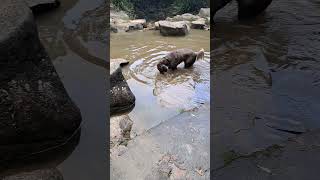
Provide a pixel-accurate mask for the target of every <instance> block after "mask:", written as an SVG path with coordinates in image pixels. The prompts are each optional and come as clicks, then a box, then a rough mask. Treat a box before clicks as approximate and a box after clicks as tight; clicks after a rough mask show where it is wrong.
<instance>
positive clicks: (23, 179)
mask: <svg viewBox="0 0 320 180" xmlns="http://www.w3.org/2000/svg"><path fill="white" fill-rule="evenodd" d="M2 180H63V176H62V174H61V173H60V172H59V171H58V170H57V169H41V170H35V171H31V172H23V173H19V174H16V175H12V176H7V177H5V178H3V179H2Z"/></svg>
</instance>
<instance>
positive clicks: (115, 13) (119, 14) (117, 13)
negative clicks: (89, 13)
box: [110, 10, 130, 20]
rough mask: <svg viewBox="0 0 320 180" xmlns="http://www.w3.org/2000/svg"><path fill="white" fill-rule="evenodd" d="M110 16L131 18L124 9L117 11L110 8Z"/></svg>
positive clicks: (123, 18) (124, 18)
mask: <svg viewBox="0 0 320 180" xmlns="http://www.w3.org/2000/svg"><path fill="white" fill-rule="evenodd" d="M110 18H111V19H122V20H129V19H130V18H129V16H128V14H126V13H125V12H124V11H115V10H110Z"/></svg>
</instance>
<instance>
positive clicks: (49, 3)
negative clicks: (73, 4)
mask: <svg viewBox="0 0 320 180" xmlns="http://www.w3.org/2000/svg"><path fill="white" fill-rule="evenodd" d="M25 1H26V2H27V4H28V6H29V7H30V8H31V10H32V11H33V12H34V13H42V12H46V11H48V10H51V9H54V8H57V7H59V6H60V1H59V0H25Z"/></svg>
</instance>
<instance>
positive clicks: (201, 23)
mask: <svg viewBox="0 0 320 180" xmlns="http://www.w3.org/2000/svg"><path fill="white" fill-rule="evenodd" d="M191 28H192V29H205V28H206V20H205V19H203V18H201V19H198V20H196V21H192V22H191Z"/></svg>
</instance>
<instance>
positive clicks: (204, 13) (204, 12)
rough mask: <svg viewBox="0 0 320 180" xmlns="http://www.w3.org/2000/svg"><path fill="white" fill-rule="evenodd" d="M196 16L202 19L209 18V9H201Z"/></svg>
mask: <svg viewBox="0 0 320 180" xmlns="http://www.w3.org/2000/svg"><path fill="white" fill-rule="evenodd" d="M198 16H200V17H202V18H207V17H210V8H201V9H200V11H199V14H198Z"/></svg>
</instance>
